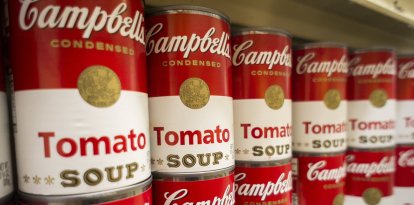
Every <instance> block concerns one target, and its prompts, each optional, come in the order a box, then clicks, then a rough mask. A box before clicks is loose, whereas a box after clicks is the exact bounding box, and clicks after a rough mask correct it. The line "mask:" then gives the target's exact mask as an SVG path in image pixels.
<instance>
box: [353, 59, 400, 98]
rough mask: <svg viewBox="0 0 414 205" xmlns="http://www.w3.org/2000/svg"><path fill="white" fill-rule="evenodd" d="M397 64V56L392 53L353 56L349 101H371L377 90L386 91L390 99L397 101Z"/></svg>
mask: <svg viewBox="0 0 414 205" xmlns="http://www.w3.org/2000/svg"><path fill="white" fill-rule="evenodd" d="M396 63H397V60H396V55H395V53H394V52H391V51H371V52H362V53H356V54H353V55H351V58H350V61H349V69H350V78H349V83H348V96H349V99H350V100H365V99H369V97H370V94H371V93H372V91H374V90H376V89H381V90H384V91H385V92H386V94H387V96H388V99H395V98H396V92H395V85H396V84H395V83H396V73H397V65H396Z"/></svg>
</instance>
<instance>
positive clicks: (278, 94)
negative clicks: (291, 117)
mask: <svg viewBox="0 0 414 205" xmlns="http://www.w3.org/2000/svg"><path fill="white" fill-rule="evenodd" d="M264 100H265V102H266V105H267V106H268V107H269V108H271V109H273V110H278V109H280V108H281V107H282V106H283V103H284V102H285V93H284V92H283V88H282V87H280V86H279V85H271V86H270V87H268V88H267V89H266V92H265V96H264Z"/></svg>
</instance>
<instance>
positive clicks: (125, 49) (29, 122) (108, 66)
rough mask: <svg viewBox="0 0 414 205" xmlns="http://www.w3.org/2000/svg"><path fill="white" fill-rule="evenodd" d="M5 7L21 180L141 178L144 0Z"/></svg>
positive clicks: (65, 183) (83, 183) (72, 190)
mask: <svg viewBox="0 0 414 205" xmlns="http://www.w3.org/2000/svg"><path fill="white" fill-rule="evenodd" d="M9 10H10V11H9V14H10V27H11V56H12V68H13V74H14V76H13V78H14V85H15V107H16V119H17V121H16V123H17V133H16V146H17V166H18V170H19V172H18V175H19V176H18V177H19V180H18V181H19V188H20V190H21V191H22V192H26V193H31V194H39V195H44V194H48V195H67V194H84V193H88V192H98V191H104V190H109V189H113V188H118V187H123V186H128V185H133V184H137V183H139V182H142V181H144V180H145V179H147V178H148V177H149V176H150V174H151V172H150V163H149V159H150V157H149V154H150V153H149V131H148V95H147V87H146V70H145V44H144V33H145V31H144V30H145V28H144V20H143V13H142V12H143V4H142V2H141V1H105V2H103V1H81V0H76V1H71V2H70V3H69V2H59V3H57V2H56V1H54V0H36V1H33V0H21V1H10V2H9ZM27 51H33V52H27ZM22 59H24V60H22Z"/></svg>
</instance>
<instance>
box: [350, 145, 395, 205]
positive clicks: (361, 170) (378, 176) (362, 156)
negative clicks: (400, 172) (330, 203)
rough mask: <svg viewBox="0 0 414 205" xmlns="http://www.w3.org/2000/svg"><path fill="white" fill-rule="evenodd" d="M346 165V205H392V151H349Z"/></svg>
mask: <svg viewBox="0 0 414 205" xmlns="http://www.w3.org/2000/svg"><path fill="white" fill-rule="evenodd" d="M346 162H347V167H346V173H347V176H346V189H345V193H346V197H345V204H346V205H366V204H368V205H370V204H373V205H374V204H375V205H390V204H394V202H395V201H394V197H393V186H394V173H395V155H394V148H383V149H349V150H348V151H347V156H346Z"/></svg>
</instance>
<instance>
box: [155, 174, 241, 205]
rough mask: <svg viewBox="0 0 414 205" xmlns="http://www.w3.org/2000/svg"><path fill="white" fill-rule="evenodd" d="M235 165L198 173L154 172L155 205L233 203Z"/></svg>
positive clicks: (227, 204) (228, 204)
mask: <svg viewBox="0 0 414 205" xmlns="http://www.w3.org/2000/svg"><path fill="white" fill-rule="evenodd" d="M233 169H234V167H230V168H227V169H224V170H219V171H214V172H199V173H195V174H177V173H174V174H170V173H154V181H153V190H154V192H153V193H154V197H153V199H154V205H175V204H220V205H233V204H234V203H235V201H234V200H235V199H234V171H233Z"/></svg>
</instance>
